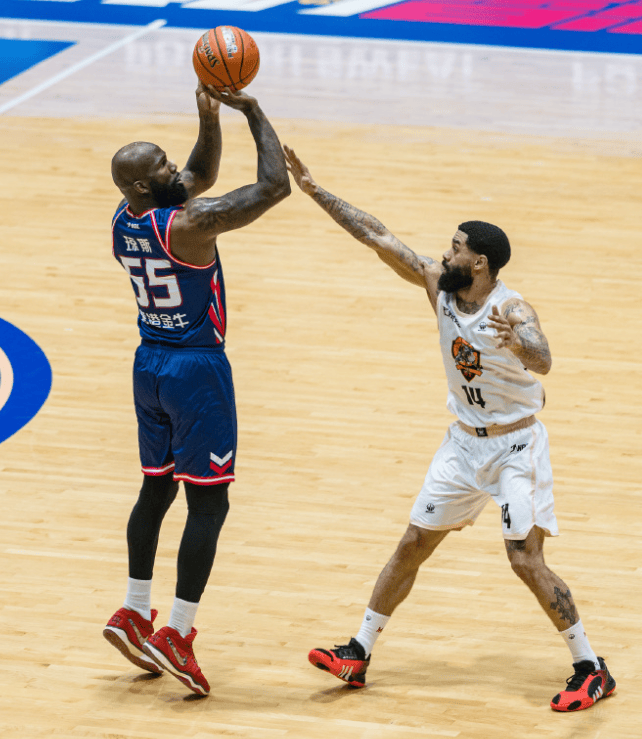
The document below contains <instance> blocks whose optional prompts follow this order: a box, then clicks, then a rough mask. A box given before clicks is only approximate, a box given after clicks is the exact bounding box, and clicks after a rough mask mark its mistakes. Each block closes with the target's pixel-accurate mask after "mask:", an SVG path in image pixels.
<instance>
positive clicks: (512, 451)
mask: <svg viewBox="0 0 642 739" xmlns="http://www.w3.org/2000/svg"><path fill="white" fill-rule="evenodd" d="M527 446H528V444H513V445H512V446H511V448H510V452H508V453H509V454H517V452H521V451H523V450H524V449H526V447H527Z"/></svg>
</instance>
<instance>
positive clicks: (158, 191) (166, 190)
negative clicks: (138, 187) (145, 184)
mask: <svg viewBox="0 0 642 739" xmlns="http://www.w3.org/2000/svg"><path fill="white" fill-rule="evenodd" d="M149 189H150V190H151V191H152V195H153V196H154V200H155V201H156V204H157V205H158V207H159V208H169V207H171V206H172V205H183V203H184V202H185V201H186V200H187V199H188V198H189V194H188V192H187V188H186V187H185V185H184V184H183V183H182V182H181V181H180V179H178V178H176V179H174V180H172V181H171V182H170V183H168V184H160V183H159V182H154V180H150V181H149Z"/></svg>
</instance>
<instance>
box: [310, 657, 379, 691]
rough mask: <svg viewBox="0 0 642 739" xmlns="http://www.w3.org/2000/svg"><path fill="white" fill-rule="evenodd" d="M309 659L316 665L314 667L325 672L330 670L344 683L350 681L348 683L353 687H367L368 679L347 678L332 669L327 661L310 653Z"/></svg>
mask: <svg viewBox="0 0 642 739" xmlns="http://www.w3.org/2000/svg"><path fill="white" fill-rule="evenodd" d="M308 660H309V662H310V664H311V665H314V667H316V668H317V669H318V670H323V672H329V673H330V674H331V675H333V676H334V677H336V678H337V680H341V681H342V682H344V683H348V685H350V686H351V687H353V688H365V687H366V681H365V680H363V681H358V680H355V679H354V678H352V679H350V678H348V679H346V678H345V677H343V676H341V675H339V674H337V673H336V672H333V671H332V670H331V669H330V667H328V665H326V664H325V662H322V661H321V659H320V658H318V657H313V656H312V655H308ZM342 669H343V668H342ZM346 674H350V673H347V672H346Z"/></svg>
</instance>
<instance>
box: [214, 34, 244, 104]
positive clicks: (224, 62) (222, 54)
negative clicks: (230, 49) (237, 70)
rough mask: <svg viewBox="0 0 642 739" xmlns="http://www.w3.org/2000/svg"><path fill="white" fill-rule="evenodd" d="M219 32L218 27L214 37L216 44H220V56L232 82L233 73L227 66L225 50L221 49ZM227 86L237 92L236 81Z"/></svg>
mask: <svg viewBox="0 0 642 739" xmlns="http://www.w3.org/2000/svg"><path fill="white" fill-rule="evenodd" d="M222 33H223V31H221V34H222ZM218 34H219V31H218V29H217V30H216V33H215V34H214V38H215V39H216V45H217V46H218V55H219V56H220V58H221V61H222V62H223V66H224V67H225V72H226V73H227V76H228V79H229V80H230V82H232V75H231V74H230V70H229V69H228V67H227V62H226V61H225V54H224V53H223V50H222V49H221V44H220V42H219V40H218ZM241 65H242V62H241ZM227 86H228V87H230V88H231V89H233V90H234V92H236V82H232V84H231V85H227Z"/></svg>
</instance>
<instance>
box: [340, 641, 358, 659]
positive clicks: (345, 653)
mask: <svg viewBox="0 0 642 739" xmlns="http://www.w3.org/2000/svg"><path fill="white" fill-rule="evenodd" d="M334 646H335V650H334V651H336V653H337V656H338V657H339V659H354V660H360V659H362V658H361V657H359V655H358V654H357V650H356V649H355V648H354V647H353V646H352V645H350V644H341V645H339V644H335V645H334Z"/></svg>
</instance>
